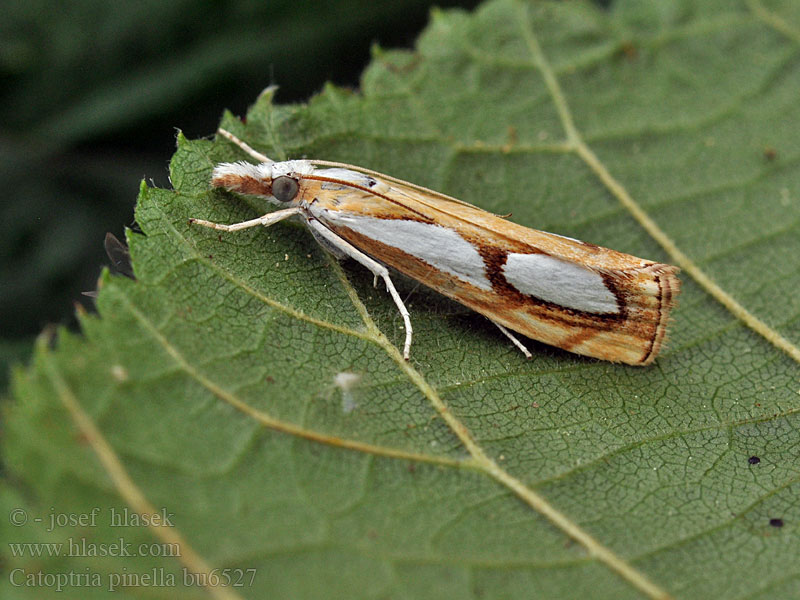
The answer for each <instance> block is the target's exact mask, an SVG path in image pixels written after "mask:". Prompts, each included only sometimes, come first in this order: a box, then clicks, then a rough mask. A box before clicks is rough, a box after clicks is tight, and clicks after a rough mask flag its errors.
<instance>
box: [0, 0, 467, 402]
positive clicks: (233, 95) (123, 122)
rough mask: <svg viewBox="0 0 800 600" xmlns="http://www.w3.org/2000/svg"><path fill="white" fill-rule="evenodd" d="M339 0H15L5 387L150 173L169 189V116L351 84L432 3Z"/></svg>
mask: <svg viewBox="0 0 800 600" xmlns="http://www.w3.org/2000/svg"><path fill="white" fill-rule="evenodd" d="M434 4H435V5H436V6H439V7H442V8H445V7H453V6H459V7H463V8H472V7H474V6H475V5H477V4H478V2H477V1H476V0H470V1H467V0H462V1H460V2H459V1H453V0H440V1H439V2H436V3H433V2H430V1H427V0H392V1H383V2H374V1H372V0H347V1H341V2H322V1H312V2H289V1H285V0H284V1H276V2H257V1H254V0H236V1H233V2H210V1H205V2H199V1H195V0H177V1H173V2H160V1H154V0H145V1H141V2H119V1H114V2H108V1H105V0H82V1H72V2H64V3H57V4H56V3H48V2H38V1H26V2H14V3H10V5H7V6H6V7H5V11H4V12H5V13H6V14H5V18H4V20H3V21H2V23H0V106H2V110H3V112H4V115H3V118H2V121H1V123H2V125H0V127H2V132H1V133H0V156H2V160H1V161H0V165H2V166H1V167H0V168H1V169H2V174H1V176H2V181H3V193H4V199H3V202H2V204H1V205H0V206H2V208H1V209H0V211H1V212H0V228H2V229H0V244H1V246H0V281H2V293H0V319H2V329H1V331H2V334H1V335H0V386H1V387H5V381H6V377H7V368H6V365H5V364H4V363H8V362H14V361H18V360H21V359H24V358H25V357H26V356H27V354H28V351H29V349H30V347H31V343H32V340H33V337H34V336H35V335H36V334H38V333H39V331H41V329H42V328H43V327H44V326H45V325H47V324H48V323H72V321H73V317H72V315H73V312H74V306H73V305H74V302H80V303H81V304H83V305H85V306H87V307H91V304H92V302H91V300H89V299H88V298H86V297H85V296H82V295H81V292H82V291H85V290H92V289H94V287H95V282H96V279H97V276H98V275H99V272H100V268H101V265H103V264H108V260H107V258H106V256H105V252H104V250H103V236H104V234H105V232H106V231H111V232H112V233H114V234H116V235H117V236H118V237H120V238H122V234H123V228H124V227H125V226H130V225H132V218H133V217H132V215H133V205H134V201H135V198H136V193H137V191H138V184H139V182H140V180H141V179H142V178H146V179H147V180H148V181H152V182H154V183H155V185H158V186H164V187H168V186H169V181H168V178H167V164H168V161H169V158H170V156H171V155H172V153H173V151H174V147H175V134H176V129H181V130H182V131H184V132H185V134H186V135H187V136H188V137H190V138H193V137H201V136H207V135H209V134H211V133H212V132H213V131H214V129H215V128H216V125H217V122H218V120H219V117H220V115H221V114H222V111H223V109H225V108H229V109H230V110H232V111H233V112H235V113H237V114H243V113H244V112H245V110H246V108H247V106H248V105H249V104H251V103H252V102H253V101H254V100H255V98H256V96H257V95H258V93H259V92H260V91H261V90H262V89H263V88H264V87H266V86H268V85H270V84H278V85H279V86H280V88H279V91H278V94H277V98H276V101H277V102H281V103H287V102H303V101H305V100H307V99H308V97H309V96H310V95H312V94H314V93H315V92H316V91H318V90H319V89H320V88H321V86H322V85H323V83H324V82H325V81H333V82H334V83H336V84H339V85H343V86H351V87H357V86H358V77H359V73H360V72H361V70H362V69H363V67H364V66H365V65H366V64H367V62H368V60H369V55H370V47H371V45H372V44H378V45H380V46H383V47H410V46H411V45H412V44H413V42H414V39H415V38H416V36H417V34H418V33H419V31H420V30H421V29H422V28H423V27H424V25H425V24H426V23H427V21H428V18H429V11H430V9H431V7H432V6H433V5H434Z"/></svg>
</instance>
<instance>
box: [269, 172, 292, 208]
mask: <svg viewBox="0 0 800 600" xmlns="http://www.w3.org/2000/svg"><path fill="white" fill-rule="evenodd" d="M272 195H273V196H275V199H276V200H278V201H279V202H291V201H292V200H294V197H295V196H297V181H295V180H294V179H292V178H291V177H286V176H285V175H282V176H281V177H276V178H275V179H274V180H273V182H272Z"/></svg>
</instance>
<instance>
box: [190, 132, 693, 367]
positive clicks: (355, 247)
mask: <svg viewBox="0 0 800 600" xmlns="http://www.w3.org/2000/svg"><path fill="white" fill-rule="evenodd" d="M219 133H220V135H222V136H223V137H225V138H226V139H228V140H230V141H231V142H233V143H235V144H236V145H237V146H239V147H240V148H241V149H242V150H244V151H245V152H247V153H248V154H249V155H250V156H252V157H253V158H254V159H256V160H257V161H258V164H252V163H249V162H234V163H221V164H218V165H216V167H215V168H214V170H213V173H212V175H211V185H212V186H213V187H215V188H224V189H226V190H229V191H231V192H235V193H238V194H246V195H252V196H259V197H262V198H266V199H267V200H269V201H271V202H272V203H274V204H277V205H279V206H281V207H282V209H281V210H277V211H274V212H270V213H267V214H265V215H263V216H261V217H258V218H255V219H251V220H248V221H244V222H241V223H235V224H232V225H226V224H221V223H213V222H210V221H206V220H203V219H190V221H189V222H190V223H194V224H197V225H203V226H205V227H210V228H212V229H217V230H222V231H239V230H241V229H246V228H249V227H256V226H264V227H268V226H270V225H273V224H275V223H277V222H279V221H282V220H284V219H287V218H289V217H299V218H300V219H301V220H302V221H304V222H305V224H306V225H307V226H308V228H309V230H310V231H311V233H312V234H313V236H314V237H315V238H316V239H317V241H318V242H319V243H320V244H321V245H322V246H323V247H324V248H326V249H327V250H329V251H330V252H332V253H333V254H334V255H335V256H337V257H338V258H345V257H349V258H352V259H354V260H355V261H357V262H358V263H360V264H362V265H363V266H364V267H366V268H367V269H369V270H370V271H371V272H372V274H373V275H374V278H375V283H376V285H377V281H378V278H381V279H382V280H383V281H384V282H385V284H386V288H387V291H388V292H389V294H390V295H391V297H392V299H393V300H394V303H395V305H396V306H397V309H398V310H399V312H400V314H401V315H402V317H403V322H404V325H405V333H406V337H405V343H404V346H403V356H404V357H405V359H406V360H408V358H409V356H410V349H411V339H412V331H413V330H412V326H411V318H410V316H409V312H408V310H407V309H406V307H405V304H404V303H403V300H402V299H401V297H400V295H399V294H398V292H397V289H396V288H395V286H394V283H393V282H392V279H391V276H390V272H389V270H388V268H387V267H392V268H393V269H396V270H397V271H399V272H401V273H403V274H405V275H407V276H409V277H411V278H413V279H415V280H417V281H419V282H421V283H422V284H424V285H426V286H428V287H430V288H432V289H434V290H435V291H437V292H439V293H441V294H443V295H445V296H447V297H449V298H452V299H453V300H455V301H457V302H460V303H461V304H463V305H464V306H467V307H469V308H471V309H472V310H475V311H477V312H479V313H480V314H482V315H484V316H485V317H487V318H488V319H489V320H490V321H492V322H493V323H494V324H495V325H497V327H498V328H499V329H500V331H502V332H503V333H504V334H505V335H506V336H507V337H508V338H509V339H510V340H511V341H512V342H513V343H514V344H515V345H516V346H517V347H518V348H519V349H520V350H521V351H522V352H523V353H524V354H525V356H527V357H529V358H530V357H531V354H530V352H529V351H528V350H527V348H526V347H525V346H524V345H523V344H522V342H520V341H519V340H518V339H517V337H516V336H514V334H513V333H512V331H515V332H518V333H520V334H522V335H524V336H527V337H529V338H533V339H535V340H539V341H541V342H545V343H547V344H551V345H553V346H557V347H559V348H563V349H565V350H568V351H570V352H575V353H577V354H582V355H585V356H590V357H595V358H599V359H603V360H608V361H613V362H621V363H626V364H629V365H647V364H650V363H651V362H653V360H654V359H655V357H656V356H657V355H658V353H659V351H660V350H661V347H662V345H663V343H664V339H665V336H666V330H667V324H668V322H669V316H670V311H671V310H672V308H673V307H674V306H675V299H676V296H677V295H678V293H679V291H680V280H679V279H678V277H677V273H678V271H679V269H678V267H674V266H672V265H668V264H662V263H658V262H654V261H651V260H646V259H643V258H637V257H635V256H631V255H629V254H624V253H622V252H617V251H615V250H610V249H608V248H603V247H601V246H596V245H595V244H590V243H587V242H582V241H579V240H576V239H572V238H568V237H564V236H561V235H557V234H554V233H546V232H544V231H537V230H535V229H529V228H527V227H524V226H522V225H518V224H516V223H513V222H511V221H508V220H507V219H505V218H503V217H501V216H498V215H495V214H492V213H489V212H487V211H485V210H482V209H480V208H478V207H476V206H473V205H471V204H468V203H466V202H463V201H461V200H458V199H456V198H452V197H450V196H447V195H445V194H442V193H439V192H435V191H433V190H430V189H428V188H425V187H422V186H419V185H415V184H412V183H409V182H406V181H403V180H401V179H396V178H394V177H390V176H388V175H384V174H381V173H378V172H375V171H371V170H369V169H364V168H361V167H356V166H353V165H348V164H343V163H336V162H330V161H324V160H289V161H284V162H275V161H272V160H271V159H269V158H268V157H267V156H265V155H263V154H261V153H259V152H257V151H256V150H254V149H253V148H251V147H250V146H249V145H247V144H246V143H245V142H243V141H241V140H240V139H238V138H237V137H236V136H234V135H233V134H231V133H230V132H228V131H225V130H222V129H221V130H219Z"/></svg>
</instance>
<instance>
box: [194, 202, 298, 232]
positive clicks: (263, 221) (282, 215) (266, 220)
mask: <svg viewBox="0 0 800 600" xmlns="http://www.w3.org/2000/svg"><path fill="white" fill-rule="evenodd" d="M301 212H303V210H302V209H301V208H300V207H298V206H293V207H291V208H284V209H283V210H276V211H275V212H271V213H267V214H265V215H262V216H260V217H258V218H257V219H250V220H249V221H242V222H241V223H234V224H233V225H225V224H224V223H212V222H211V221H205V220H203V219H189V224H190V225H202V226H203V227H210V228H211V229H219V230H220V231H239V230H240V229H247V228H248V227H256V226H258V225H263V226H264V227H269V226H270V225H272V224H274V223H277V222H278V221H283V220H284V219H288V218H289V217H291V216H292V215H298V214H300V213H301Z"/></svg>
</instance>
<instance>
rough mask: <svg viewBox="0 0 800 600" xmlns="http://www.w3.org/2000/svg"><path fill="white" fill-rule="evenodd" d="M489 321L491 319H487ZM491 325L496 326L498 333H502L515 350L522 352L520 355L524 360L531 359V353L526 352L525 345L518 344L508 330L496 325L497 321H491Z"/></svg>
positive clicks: (498, 324)
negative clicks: (522, 355)
mask: <svg viewBox="0 0 800 600" xmlns="http://www.w3.org/2000/svg"><path fill="white" fill-rule="evenodd" d="M489 320H490V321H492V320H491V319H489ZM492 323H494V324H495V325H497V328H498V329H499V330H500V331H502V332H503V334H504V335H505V336H506V337H507V338H508V339H510V340H511V343H513V344H514V345H515V346H516V347H517V348H519V349H520V351H521V352H522V353H523V354H524V355H525V358H533V354H531V353H530V350H528V349H527V348H526V347H525V345H524V344H523V343H522V342H520V341H519V340H518V339H517V337H516V336H515V335H514V334H513V333H511V332H510V331H509V330H508V329H506V328H505V327H504V326H503V325H500V323H498V322H497V321H492Z"/></svg>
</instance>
